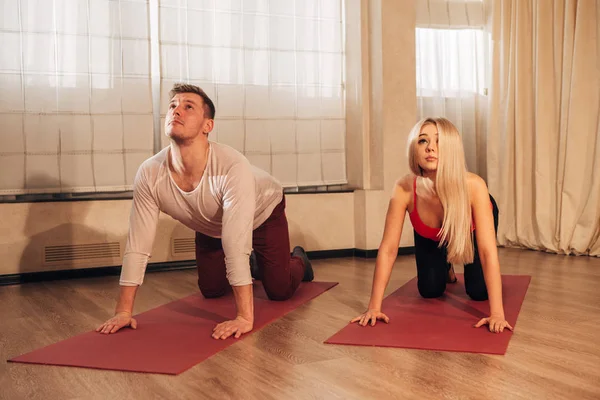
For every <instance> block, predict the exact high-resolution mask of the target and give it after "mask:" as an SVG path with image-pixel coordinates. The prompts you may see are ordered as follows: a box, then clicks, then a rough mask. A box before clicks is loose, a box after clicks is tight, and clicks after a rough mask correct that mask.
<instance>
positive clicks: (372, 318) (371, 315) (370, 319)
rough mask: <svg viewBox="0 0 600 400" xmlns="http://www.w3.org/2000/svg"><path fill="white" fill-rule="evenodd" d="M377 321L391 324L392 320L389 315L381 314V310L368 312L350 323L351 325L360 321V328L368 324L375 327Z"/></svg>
mask: <svg viewBox="0 0 600 400" xmlns="http://www.w3.org/2000/svg"><path fill="white" fill-rule="evenodd" d="M377 320H380V321H383V322H385V323H386V324H387V323H388V322H390V319H389V317H388V316H387V315H385V314H384V313H382V312H381V310H368V311H366V312H365V313H364V314H362V315H359V316H358V317H356V318H354V319H353V320H352V321H350V323H351V324H353V323H354V322H357V321H358V324H359V325H360V326H367V324H371V326H375V324H376V323H377Z"/></svg>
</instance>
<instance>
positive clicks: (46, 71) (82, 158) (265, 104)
mask: <svg viewBox="0 0 600 400" xmlns="http://www.w3.org/2000/svg"><path fill="white" fill-rule="evenodd" d="M0 7H1V8H0V11H1V12H2V15H3V16H4V18H2V19H0V41H1V43H2V45H1V46H0V84H1V86H2V88H3V90H2V92H1V93H0V126H2V127H3V129H2V133H1V134H0V170H1V171H2V173H1V175H0V195H20V194H28V193H34V194H35V193H77V192H95V193H103V192H104V193H106V192H119V191H127V190H131V185H132V182H133V177H134V175H135V172H136V171H137V168H138V167H139V165H140V164H141V162H142V161H143V160H144V159H146V158H147V157H149V156H151V155H152V154H154V153H155V152H156V151H157V150H159V149H160V148H162V147H163V146H164V145H166V144H167V142H166V141H165V139H164V135H163V136H161V137H157V136H158V135H160V134H161V132H162V126H160V127H157V126H156V125H157V124H158V123H159V121H160V124H161V125H162V123H163V122H164V115H165V112H166V105H167V99H166V95H167V93H168V91H169V89H170V87H171V86H172V84H173V83H174V82H176V81H186V82H190V83H193V84H197V85H199V86H201V87H202V88H203V89H205V90H206V92H207V93H208V94H209V95H210V96H211V97H212V98H213V100H214V102H215V104H216V107H217V116H216V124H215V126H216V127H215V131H214V132H213V133H212V134H211V135H212V137H211V140H214V141H218V142H221V143H225V144H228V145H231V146H232V147H234V148H236V149H238V150H239V151H241V152H243V153H244V154H245V155H246V156H247V157H248V158H249V159H250V161H251V162H252V163H253V164H255V165H257V166H259V167H261V168H263V169H265V170H266V171H267V172H270V173H272V174H273V175H274V176H275V177H276V178H278V179H279V180H280V181H281V182H282V183H283V184H284V186H285V187H303V186H313V185H336V184H344V183H346V168H345V101H344V34H343V18H342V17H343V15H344V13H343V10H344V2H343V1H342V0H320V1H318V0H310V1H309V0H306V1H305V0H303V1H294V0H270V1H268V0H255V1H252V0H244V1H241V0H237V1H236V0H229V1H221V0H218V1H217V0H203V1H199V0H198V1H195V0H194V1H191V0H154V1H148V0H55V1H53V2H49V1H45V0H21V1H8V2H7V1H4V2H2V3H1V5H0ZM64 10H69V13H66V12H64ZM48 16H50V18H49V17H48ZM151 32H158V34H157V35H154V34H151ZM156 63H158V64H156ZM153 82H158V84H156V85H155V84H153ZM153 104H154V107H155V109H154V110H153ZM156 104H159V105H160V107H159V109H156ZM157 114H159V115H157Z"/></svg>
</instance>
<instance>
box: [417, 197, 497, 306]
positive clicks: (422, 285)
mask: <svg viewBox="0 0 600 400" xmlns="http://www.w3.org/2000/svg"><path fill="white" fill-rule="evenodd" d="M490 201H491V202H492V207H493V209H492V212H493V214H494V229H495V230H496V233H497V232H498V205H497V204H496V200H494V198H493V197H492V195H490ZM438 243H439V242H436V241H434V240H431V239H427V238H424V237H423V236H421V235H419V234H418V233H417V232H416V231H415V253H416V258H417V280H418V282H417V286H418V288H419V293H420V294H421V296H423V297H425V298H433V297H440V296H441V295H442V294H443V293H444V291H445V290H446V279H447V277H448V270H449V269H450V264H449V263H448V261H447V249H446V246H442V247H441V248H440V247H438ZM473 245H474V246H475V257H474V259H473V263H471V264H466V265H465V288H466V292H467V294H468V295H469V297H471V298H472V299H473V300H478V301H481V300H487V298H488V293H487V288H486V286H485V280H484V278H483V269H482V268H481V260H480V259H479V250H478V249H477V239H476V238H475V235H473Z"/></svg>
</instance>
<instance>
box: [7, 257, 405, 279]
mask: <svg viewBox="0 0 600 400" xmlns="http://www.w3.org/2000/svg"><path fill="white" fill-rule="evenodd" d="M414 252H415V248H414V247H400V248H399V249H398V255H408V254H414ZM307 254H308V257H309V258H310V259H311V260H319V259H325V258H345V257H358V258H375V257H377V249H375V250H362V249H338V250H317V251H308V252H307ZM194 268H196V260H185V261H168V262H159V263H149V264H148V267H147V268H146V271H147V272H164V271H175V270H183V269H194ZM120 274H121V267H120V266H118V267H95V268H80V269H66V270H57V271H41V272H24V273H21V274H8V275H0V286H8V285H19V284H23V283H33V282H46V281H55V280H65V279H77V278H95V277H100V276H115V275H120Z"/></svg>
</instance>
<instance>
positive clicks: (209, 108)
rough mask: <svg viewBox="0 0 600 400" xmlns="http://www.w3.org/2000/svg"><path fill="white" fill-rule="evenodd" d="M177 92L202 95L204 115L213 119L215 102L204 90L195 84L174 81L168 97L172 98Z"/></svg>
mask: <svg viewBox="0 0 600 400" xmlns="http://www.w3.org/2000/svg"><path fill="white" fill-rule="evenodd" d="M179 93H194V94H197V95H198V96H200V97H202V100H203V101H204V116H205V117H208V118H210V119H215V111H216V110H215V104H214V103H213V102H212V100H211V99H210V97H208V95H207V94H206V92H205V91H204V90H202V89H200V88H199V87H198V86H196V85H190V84H189V83H176V84H175V85H173V89H171V91H170V92H169V99H172V98H173V97H174V96H175V95H176V94H179Z"/></svg>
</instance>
